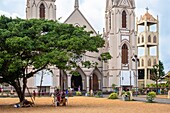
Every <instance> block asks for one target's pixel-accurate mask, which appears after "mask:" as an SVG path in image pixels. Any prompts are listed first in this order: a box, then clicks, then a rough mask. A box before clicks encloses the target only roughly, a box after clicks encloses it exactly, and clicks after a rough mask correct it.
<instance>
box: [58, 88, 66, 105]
mask: <svg viewBox="0 0 170 113" xmlns="http://www.w3.org/2000/svg"><path fill="white" fill-rule="evenodd" d="M65 97H66V95H65V92H64V91H63V93H62V95H61V102H60V104H62V106H66V101H67V100H66V98H65Z"/></svg>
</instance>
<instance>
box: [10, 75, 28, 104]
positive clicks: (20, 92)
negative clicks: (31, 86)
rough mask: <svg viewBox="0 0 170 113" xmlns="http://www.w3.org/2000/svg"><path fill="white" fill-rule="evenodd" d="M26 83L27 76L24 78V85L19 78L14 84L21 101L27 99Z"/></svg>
mask: <svg viewBox="0 0 170 113" xmlns="http://www.w3.org/2000/svg"><path fill="white" fill-rule="evenodd" d="M26 84H27V78H24V79H23V87H21V85H20V81H19V80H17V81H15V82H14V83H13V84H12V86H13V87H14V88H15V90H16V93H17V95H18V98H19V100H20V102H22V101H23V100H24V99H25V89H26Z"/></svg>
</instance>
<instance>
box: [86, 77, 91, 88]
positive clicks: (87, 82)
mask: <svg viewBox="0 0 170 113" xmlns="http://www.w3.org/2000/svg"><path fill="white" fill-rule="evenodd" d="M86 81H87V91H89V84H90V83H89V76H87V80H86Z"/></svg>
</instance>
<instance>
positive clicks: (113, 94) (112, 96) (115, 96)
mask: <svg viewBox="0 0 170 113" xmlns="http://www.w3.org/2000/svg"><path fill="white" fill-rule="evenodd" d="M108 99H118V95H117V93H111V94H110V95H109V98H108Z"/></svg>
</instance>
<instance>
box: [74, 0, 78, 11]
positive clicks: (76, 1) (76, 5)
mask: <svg viewBox="0 0 170 113" xmlns="http://www.w3.org/2000/svg"><path fill="white" fill-rule="evenodd" d="M74 8H75V9H78V8H79V0H75V6H74Z"/></svg>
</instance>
